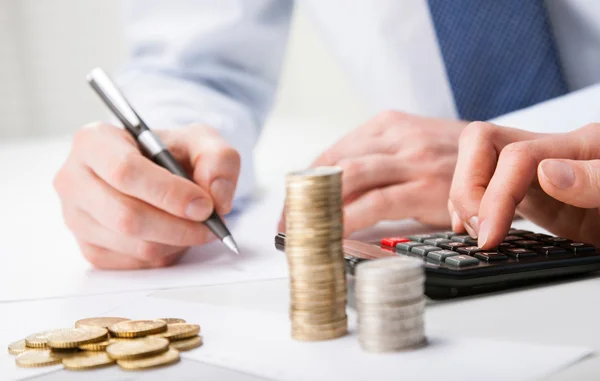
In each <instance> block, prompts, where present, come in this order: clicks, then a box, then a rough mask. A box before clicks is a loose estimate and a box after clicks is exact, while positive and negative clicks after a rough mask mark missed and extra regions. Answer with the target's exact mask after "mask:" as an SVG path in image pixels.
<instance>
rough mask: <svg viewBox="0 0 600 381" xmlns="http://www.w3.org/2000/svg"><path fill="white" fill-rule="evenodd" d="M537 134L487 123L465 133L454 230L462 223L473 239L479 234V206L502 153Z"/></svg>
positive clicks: (455, 185)
mask: <svg viewBox="0 0 600 381" xmlns="http://www.w3.org/2000/svg"><path fill="white" fill-rule="evenodd" d="M536 136H537V135H536V134H534V133H530V132H526V131H521V130H516V129H512V128H505V127H499V126H496V125H493V124H491V123H486V122H474V123H470V124H469V125H468V126H467V127H466V128H465V129H464V130H463V132H462V134H461V137H460V141H459V153H458V160H457V163H456V169H455V172H454V177H453V179H452V186H451V189H450V201H451V205H452V207H453V209H454V212H456V215H455V216H454V219H455V220H456V219H458V220H459V221H460V222H453V226H454V228H453V229H454V230H455V231H456V232H460V231H461V230H463V229H461V228H460V224H462V225H463V226H464V229H466V231H467V232H468V233H469V235H471V236H472V237H477V235H478V234H479V223H480V221H479V217H478V214H479V206H480V204H481V200H482V198H483V196H484V194H485V192H486V188H487V186H488V184H489V182H490V180H491V178H492V176H493V175H494V170H495V168H496V162H497V160H498V155H499V153H500V151H501V150H502V149H503V148H504V147H505V146H506V145H507V144H509V143H512V142H514V141H519V140H529V139H533V138H535V137H536Z"/></svg>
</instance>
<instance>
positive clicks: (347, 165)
mask: <svg viewBox="0 0 600 381" xmlns="http://www.w3.org/2000/svg"><path fill="white" fill-rule="evenodd" d="M338 166H340V167H342V170H343V173H344V177H346V178H347V179H348V181H352V180H351V179H358V178H360V177H361V174H362V173H363V170H364V165H363V162H362V161H361V160H358V159H343V160H340V161H339V163H338Z"/></svg>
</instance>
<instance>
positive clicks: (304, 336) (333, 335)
mask: <svg viewBox="0 0 600 381" xmlns="http://www.w3.org/2000/svg"><path fill="white" fill-rule="evenodd" d="M347 333H348V327H339V328H337V329H335V330H331V331H294V330H293V329H292V338H293V339H294V340H298V341H321V340H332V339H337V338H338V337H342V336H344V335H346V334H347Z"/></svg>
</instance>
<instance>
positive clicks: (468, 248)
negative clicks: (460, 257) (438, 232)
mask: <svg viewBox="0 0 600 381" xmlns="http://www.w3.org/2000/svg"><path fill="white" fill-rule="evenodd" d="M456 251H457V252H459V253H461V254H467V255H473V254H475V253H478V252H480V251H482V250H481V249H480V248H479V247H477V246H464V247H459V248H457V249H456Z"/></svg>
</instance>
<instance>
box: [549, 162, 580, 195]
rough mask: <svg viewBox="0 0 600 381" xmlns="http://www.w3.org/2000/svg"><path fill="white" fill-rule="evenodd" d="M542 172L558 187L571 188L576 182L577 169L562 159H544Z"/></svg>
mask: <svg viewBox="0 0 600 381" xmlns="http://www.w3.org/2000/svg"><path fill="white" fill-rule="evenodd" d="M541 167H542V173H543V174H544V176H545V177H546V179H547V180H548V181H549V182H550V183H552V185H554V186H555V187H557V188H569V187H571V186H573V184H575V171H573V168H572V167H571V166H570V165H569V164H567V163H566V162H564V161H562V160H544V161H543V162H542V165H541Z"/></svg>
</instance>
